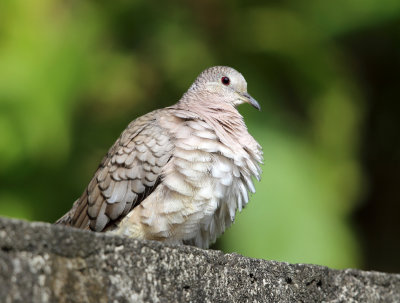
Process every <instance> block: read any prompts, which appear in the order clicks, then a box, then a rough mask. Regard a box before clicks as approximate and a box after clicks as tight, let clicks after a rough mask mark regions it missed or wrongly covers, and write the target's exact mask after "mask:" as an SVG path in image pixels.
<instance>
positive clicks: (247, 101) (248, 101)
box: [242, 93, 261, 110]
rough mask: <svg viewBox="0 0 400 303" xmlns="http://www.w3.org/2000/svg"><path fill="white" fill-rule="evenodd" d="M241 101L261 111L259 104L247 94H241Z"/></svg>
mask: <svg viewBox="0 0 400 303" xmlns="http://www.w3.org/2000/svg"><path fill="white" fill-rule="evenodd" d="M242 97H243V98H242V100H243V101H244V102H246V103H249V104H250V105H252V106H253V107H254V108H256V109H258V110H261V107H260V104H258V102H257V101H256V99H254V98H253V97H252V96H250V94H248V93H243V94H242Z"/></svg>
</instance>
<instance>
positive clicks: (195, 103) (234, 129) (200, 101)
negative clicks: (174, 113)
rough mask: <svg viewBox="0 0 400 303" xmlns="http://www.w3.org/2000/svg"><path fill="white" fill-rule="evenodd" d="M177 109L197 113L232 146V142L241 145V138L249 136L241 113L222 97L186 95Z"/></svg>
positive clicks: (205, 93) (206, 94) (207, 94)
mask: <svg viewBox="0 0 400 303" xmlns="http://www.w3.org/2000/svg"><path fill="white" fill-rule="evenodd" d="M177 107H178V108H180V109H184V110H189V111H191V112H194V113H196V114H197V115H198V116H199V117H200V118H201V119H203V120H205V121H206V122H208V123H209V124H211V125H212V126H213V127H214V129H215V130H216V132H217V133H218V135H219V137H220V138H225V139H226V140H229V141H230V143H231V144H232V141H234V142H235V143H236V144H238V143H240V138H241V137H242V136H243V135H245V136H246V135H247V134H248V132H247V127H246V125H245V123H244V120H243V117H242V116H241V115H240V113H239V111H238V110H237V109H236V108H235V107H234V106H233V105H231V104H229V103H227V102H226V100H225V99H223V97H222V96H219V95H214V94H210V93H208V92H204V93H202V92H200V93H199V92H197V93H196V95H194V94H193V95H192V94H190V93H186V94H185V96H184V98H182V99H181V101H180V102H179V103H178V104H177Z"/></svg>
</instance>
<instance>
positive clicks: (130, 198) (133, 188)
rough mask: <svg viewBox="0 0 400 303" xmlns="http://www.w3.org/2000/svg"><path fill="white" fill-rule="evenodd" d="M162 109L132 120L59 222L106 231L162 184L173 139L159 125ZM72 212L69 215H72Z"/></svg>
mask: <svg viewBox="0 0 400 303" xmlns="http://www.w3.org/2000/svg"><path fill="white" fill-rule="evenodd" d="M158 116H159V111H154V112H151V113H149V114H147V115H145V116H142V117H140V118H138V119H136V120H134V121H133V122H131V123H130V124H129V126H128V127H127V129H126V130H125V131H124V132H123V133H122V134H121V136H120V137H119V139H118V140H117V141H116V142H115V144H114V145H113V146H112V147H111V149H110V150H109V152H108V154H107V155H106V156H105V157H104V159H103V161H102V163H101V164H100V166H99V168H98V170H97V171H96V173H95V175H94V177H93V179H92V180H91V182H90V183H89V185H88V187H87V189H86V191H85V192H84V193H83V195H82V196H81V198H80V199H78V200H77V201H76V202H75V204H74V206H73V208H72V210H71V211H70V214H66V215H65V216H64V217H63V218H61V219H60V220H59V221H57V223H60V224H65V223H66V222H65V221H68V220H70V222H68V223H67V224H68V225H71V226H74V227H78V228H84V229H85V228H88V227H90V229H92V230H94V231H103V230H104V229H106V228H108V227H110V226H112V225H113V223H116V222H118V221H119V220H121V219H122V218H123V217H124V216H125V215H126V214H127V213H128V212H129V211H131V210H132V209H133V208H134V207H135V206H137V205H138V204H139V203H140V202H141V201H143V200H144V199H145V198H146V197H148V196H149V195H150V194H151V193H152V192H153V191H154V189H155V188H156V187H157V185H158V184H159V181H160V178H161V172H162V169H163V167H164V166H165V165H166V163H167V162H168V161H169V159H170V158H171V154H172V149H173V142H172V141H171V138H170V136H169V134H168V132H167V131H166V130H165V129H164V128H163V127H161V126H160V125H159V123H158V121H157V117H158ZM68 215H69V218H68Z"/></svg>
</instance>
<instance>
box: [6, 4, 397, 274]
mask: <svg viewBox="0 0 400 303" xmlns="http://www.w3.org/2000/svg"><path fill="white" fill-rule="evenodd" d="M212 65H229V66H232V67H234V68H236V69H237V70H239V71H240V72H242V73H243V75H244V76H245V77H246V79H247V82H248V86H249V92H250V93H251V94H252V95H253V96H254V97H255V98H256V99H257V100H258V101H259V103H260V104H261V106H262V111H261V112H257V111H255V110H254V109H253V108H251V107H250V106H244V105H243V106H241V107H240V111H241V113H242V114H243V115H244V117H245V120H246V123H247V125H248V127H249V130H250V132H251V133H252V134H253V136H254V137H255V138H256V139H257V140H258V141H259V142H260V143H261V145H262V146H263V149H264V156H265V164H264V166H263V171H264V172H263V177H262V181H261V182H260V183H258V184H257V185H256V188H257V193H256V194H255V195H253V196H252V198H251V203H250V204H249V205H248V206H247V207H246V209H245V210H244V211H243V212H242V213H241V214H240V215H239V216H238V217H237V219H236V223H235V224H234V226H233V227H232V228H230V229H229V230H228V231H227V232H226V233H225V234H224V236H223V237H222V238H221V239H220V240H219V241H218V242H217V244H216V245H215V248H218V249H222V250H223V251H225V252H233V251H235V252H238V253H240V254H243V255H246V256H251V257H256V258H264V259H274V260H280V261H287V262H296V263H298V262H301V263H316V264H323V265H328V266H331V267H335V268H344V267H358V268H364V269H375V270H384V271H390V272H395V271H400V244H399V243H400V242H399V240H400V194H399V191H398V187H399V184H398V180H399V179H400V178H399V177H400V176H399V172H400V140H399V133H400V123H399V121H398V117H399V114H400V106H399V91H398V89H399V87H400V77H399V69H400V1H398V0H381V1H378V0H350V1H349V0H337V1H320V0H308V1H295V0H292V1H290V0H287V1H272V0H271V1H260V0H252V1H238V0H230V1H210V0H208V1H164V2H161V1H158V2H155V1H144V0H138V1H97V2H92V3H90V2H83V3H82V2H81V1H59V0H56V1H54V0H53V1H50V0H36V1H34V2H32V1H23V0H3V1H2V2H1V4H0V180H1V182H0V215H3V216H11V217H17V218H24V219H28V220H37V221H47V222H54V221H55V220H56V219H57V218H58V217H60V216H61V215H62V214H63V213H65V212H66V211H67V210H68V209H69V208H70V206H71V204H72V202H73V201H74V200H75V199H76V198H78V197H79V196H80V194H81V193H82V191H83V190H84V188H85V187H86V185H87V184H88V182H89V180H90V179H91V177H92V174H93V173H94V171H95V169H96V168H97V165H98V164H99V162H100V160H101V159H102V157H103V155H104V154H105V153H106V152H107V150H108V148H109V147H110V146H111V145H112V143H113V142H114V140H115V139H116V138H117V137H118V136H119V134H120V132H121V131H122V130H123V129H124V128H125V127H126V125H127V124H128V123H129V122H130V121H131V120H133V119H134V118H135V117H137V116H139V115H142V114H144V113H146V112H148V111H151V110H153V109H156V108H159V107H164V106H167V105H171V104H173V103H175V102H176V101H177V100H178V99H179V98H180V97H181V95H182V94H183V92H184V91H186V89H187V88H188V87H189V85H190V84H191V83H192V81H193V80H194V79H195V77H196V76H197V75H198V74H199V73H200V72H201V71H202V70H203V69H205V68H207V67H209V66H212Z"/></svg>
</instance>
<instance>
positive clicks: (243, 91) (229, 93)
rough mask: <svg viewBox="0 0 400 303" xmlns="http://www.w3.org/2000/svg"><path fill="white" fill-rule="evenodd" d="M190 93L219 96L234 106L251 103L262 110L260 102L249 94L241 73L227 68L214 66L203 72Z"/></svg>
mask: <svg viewBox="0 0 400 303" xmlns="http://www.w3.org/2000/svg"><path fill="white" fill-rule="evenodd" d="M189 91H206V92H209V93H213V94H217V95H219V96H221V97H222V99H223V100H225V102H228V103H230V104H231V105H233V106H237V105H239V104H243V103H249V104H251V105H252V106H253V107H255V108H256V109H258V110H260V105H259V104H258V102H257V101H256V100H255V99H254V98H253V97H252V96H250V94H249V93H248V92H247V82H246V80H245V79H244V77H243V76H242V74H241V73H239V72H238V71H236V70H235V69H233V68H231V67H227V66H214V67H210V68H208V69H206V70H205V71H203V72H202V73H201V74H200V75H199V76H198V77H197V79H196V80H195V82H194V83H193V84H192V86H191V87H190V89H189Z"/></svg>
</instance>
